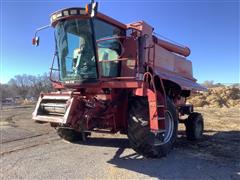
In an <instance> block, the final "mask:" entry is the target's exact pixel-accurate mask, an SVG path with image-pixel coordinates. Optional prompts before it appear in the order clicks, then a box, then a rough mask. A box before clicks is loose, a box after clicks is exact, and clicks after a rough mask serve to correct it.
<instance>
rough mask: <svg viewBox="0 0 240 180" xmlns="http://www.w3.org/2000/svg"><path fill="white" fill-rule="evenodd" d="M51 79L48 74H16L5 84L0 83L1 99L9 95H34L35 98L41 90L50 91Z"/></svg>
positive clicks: (23, 96) (24, 96) (21, 96)
mask: <svg viewBox="0 0 240 180" xmlns="http://www.w3.org/2000/svg"><path fill="white" fill-rule="evenodd" d="M52 90H53V89H52V85H51V81H50V80H49V77H48V74H47V73H44V74H43V75H37V76H34V75H27V74H23V75H16V76H14V78H12V79H10V81H9V82H8V83H6V84H0V92H1V99H5V98H10V97H12V98H13V97H20V98H23V99H25V98H27V97H34V98H37V97H38V96H39V94H40V93H41V92H50V91H52Z"/></svg>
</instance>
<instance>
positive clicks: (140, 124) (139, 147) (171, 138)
mask: <svg viewBox="0 0 240 180" xmlns="http://www.w3.org/2000/svg"><path fill="white" fill-rule="evenodd" d="M167 110H168V111H167V114H165V118H166V120H168V121H169V127H170V125H171V128H169V131H168V132H170V133H171V134H169V133H167V132H165V133H166V134H165V133H164V135H165V136H163V133H157V134H154V133H152V132H151V131H150V128H149V122H148V119H149V109H148V100H147V98H146V97H133V98H131V99H130V101H129V119H128V139H129V142H130V145H131V146H132V148H133V149H134V150H135V151H136V152H137V153H139V154H141V155H143V156H144V157H150V158H160V157H163V156H166V155H167V154H168V153H169V152H170V150H171V149H172V146H173V144H174V142H175V140H176V138H177V128H178V118H177V113H176V108H175V106H174V104H173V103H172V102H171V101H170V99H167ZM165 122H166V121H165ZM170 122H171V123H170ZM165 124H166V123H165ZM167 137H168V138H167ZM166 138H167V139H166ZM164 139H166V140H167V141H166V142H165V141H164Z"/></svg>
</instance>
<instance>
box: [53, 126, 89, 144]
mask: <svg viewBox="0 0 240 180" xmlns="http://www.w3.org/2000/svg"><path fill="white" fill-rule="evenodd" d="M57 133H58V135H59V136H60V137H61V138H62V139H64V140H66V141H69V142H77V141H84V140H85V139H86V137H87V136H88V135H90V133H89V132H83V133H81V132H78V131H76V130H74V129H72V128H68V127H58V128H57Z"/></svg>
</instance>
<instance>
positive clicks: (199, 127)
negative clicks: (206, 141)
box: [185, 112, 204, 140]
mask: <svg viewBox="0 0 240 180" xmlns="http://www.w3.org/2000/svg"><path fill="white" fill-rule="evenodd" d="M185 127H186V135H187V139H188V140H199V139H201V138H202V136H203V130H204V122H203V117H202V115H201V114H200V113H197V112H193V113H191V114H190V115H189V116H188V119H187V120H186V122H185Z"/></svg>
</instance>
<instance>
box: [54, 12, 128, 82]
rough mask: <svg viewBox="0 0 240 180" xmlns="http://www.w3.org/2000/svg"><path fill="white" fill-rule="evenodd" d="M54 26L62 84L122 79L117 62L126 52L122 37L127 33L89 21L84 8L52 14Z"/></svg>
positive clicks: (109, 25)
mask: <svg viewBox="0 0 240 180" xmlns="http://www.w3.org/2000/svg"><path fill="white" fill-rule="evenodd" d="M51 22H52V26H53V27H54V28H55V42H56V52H57V53H56V57H57V60H58V66H59V67H58V68H59V70H60V81H61V82H64V83H84V82H96V80H97V79H98V78H99V76H101V77H106V78H108V77H117V76H120V72H121V63H120V61H117V60H118V59H119V58H120V57H121V55H122V54H123V51H124V48H123V44H122V39H121V37H123V36H125V29H123V28H121V27H119V26H117V25H113V24H110V23H108V22H106V21H103V20H102V19H100V18H98V17H94V18H92V17H90V16H89V15H88V14H87V13H86V12H85V9H84V8H69V9H64V10H60V11H58V12H56V13H53V14H52V16H51ZM107 60H110V61H107ZM114 60H115V61H114Z"/></svg>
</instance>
